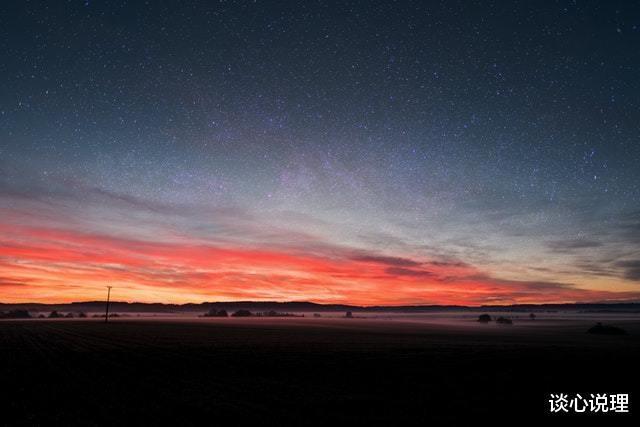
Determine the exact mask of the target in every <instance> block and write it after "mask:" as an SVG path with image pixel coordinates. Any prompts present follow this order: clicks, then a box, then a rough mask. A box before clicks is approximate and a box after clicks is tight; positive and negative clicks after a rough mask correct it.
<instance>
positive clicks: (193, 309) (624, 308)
mask: <svg viewBox="0 0 640 427" xmlns="http://www.w3.org/2000/svg"><path fill="white" fill-rule="evenodd" d="M104 307H105V302H104V301H84V302H72V303H66V304H41V303H20V304H6V303H0V311H9V310H28V311H30V312H40V311H41V312H47V311H53V310H57V311H61V312H79V311H84V312H87V313H92V312H102V311H103V310H104ZM211 309H216V310H222V309H224V310H227V311H230V310H241V309H244V310H250V311H270V310H274V311H278V312H319V313H321V312H329V311H352V312H359V311H360V312H361V311H368V312H382V313H384V312H387V313H421V312H432V311H471V312H477V311H506V312H508V311H511V312H531V311H567V310H569V311H580V312H590V313H604V312H618V313H640V303H580V304H516V305H484V306H478V307H468V306H461V305H408V306H358V305H347V304H317V303H313V302H308V301H288V302H271V301H231V302H203V303H199V304H195V303H189V304H162V303H142V302H121V301H112V302H111V303H110V310H111V311H112V312H120V313H203V312H207V311H209V310H211Z"/></svg>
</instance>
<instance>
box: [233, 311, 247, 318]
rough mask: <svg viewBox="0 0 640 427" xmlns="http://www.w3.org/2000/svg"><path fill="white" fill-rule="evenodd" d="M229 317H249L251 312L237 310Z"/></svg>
mask: <svg viewBox="0 0 640 427" xmlns="http://www.w3.org/2000/svg"><path fill="white" fill-rule="evenodd" d="M231 316H233V317H249V316H251V312H250V311H249V310H238V311H236V312H234V313H233V314H232V315H231Z"/></svg>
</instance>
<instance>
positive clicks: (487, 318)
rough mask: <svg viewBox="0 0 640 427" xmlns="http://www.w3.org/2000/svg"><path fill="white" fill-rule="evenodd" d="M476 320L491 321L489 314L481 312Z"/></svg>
mask: <svg viewBox="0 0 640 427" xmlns="http://www.w3.org/2000/svg"><path fill="white" fill-rule="evenodd" d="M478 322H481V323H488V322H491V316H489V315H488V314H481V315H480V316H478Z"/></svg>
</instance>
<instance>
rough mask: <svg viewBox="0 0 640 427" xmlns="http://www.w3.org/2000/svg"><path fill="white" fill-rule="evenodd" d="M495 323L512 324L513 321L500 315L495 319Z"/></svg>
mask: <svg viewBox="0 0 640 427" xmlns="http://www.w3.org/2000/svg"><path fill="white" fill-rule="evenodd" d="M496 323H501V324H503V325H512V324H513V321H512V320H511V319H508V318H506V317H502V316H501V317H498V318H497V319H496Z"/></svg>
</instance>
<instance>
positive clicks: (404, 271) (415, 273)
mask: <svg viewBox="0 0 640 427" xmlns="http://www.w3.org/2000/svg"><path fill="white" fill-rule="evenodd" d="M385 271H386V273H387V274H390V275H391V276H409V277H434V276H435V275H434V273H432V272H431V271H427V270H412V269H410V268H402V267H389V268H387V269H386V270H385Z"/></svg>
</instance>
